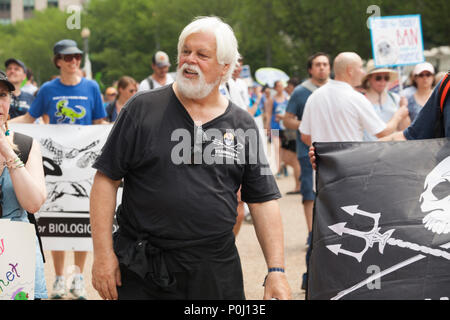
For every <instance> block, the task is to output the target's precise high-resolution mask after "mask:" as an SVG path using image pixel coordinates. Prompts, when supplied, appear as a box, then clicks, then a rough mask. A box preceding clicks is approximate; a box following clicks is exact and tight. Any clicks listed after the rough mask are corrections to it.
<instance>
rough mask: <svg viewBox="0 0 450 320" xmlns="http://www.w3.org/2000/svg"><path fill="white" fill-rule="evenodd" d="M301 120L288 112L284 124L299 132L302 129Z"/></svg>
mask: <svg viewBox="0 0 450 320" xmlns="http://www.w3.org/2000/svg"><path fill="white" fill-rule="evenodd" d="M300 123H301V122H300V120H298V119H297V116H296V115H295V114H293V113H290V112H286V114H285V115H284V119H283V124H284V126H285V127H286V128H288V129H292V130H298V127H300Z"/></svg>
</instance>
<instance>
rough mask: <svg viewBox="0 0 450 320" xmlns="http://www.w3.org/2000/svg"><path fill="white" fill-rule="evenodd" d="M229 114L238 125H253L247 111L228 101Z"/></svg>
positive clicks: (251, 117) (252, 120)
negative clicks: (229, 105)
mask: <svg viewBox="0 0 450 320" xmlns="http://www.w3.org/2000/svg"><path fill="white" fill-rule="evenodd" d="M230 104H231V107H230V113H229V116H230V117H232V118H233V120H235V121H236V122H237V123H239V124H240V125H244V126H248V125H250V124H253V122H254V119H253V116H252V115H251V114H250V113H249V112H248V111H247V110H244V109H242V108H241V107H239V106H238V105H237V104H236V103H234V102H232V101H230Z"/></svg>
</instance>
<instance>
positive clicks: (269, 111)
mask: <svg viewBox="0 0 450 320" xmlns="http://www.w3.org/2000/svg"><path fill="white" fill-rule="evenodd" d="M272 109H273V101H272V99H271V98H268V99H266V101H265V102H264V113H265V115H266V117H265V121H264V129H266V130H270V121H271V119H272Z"/></svg>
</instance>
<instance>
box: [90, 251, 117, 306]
mask: <svg viewBox="0 0 450 320" xmlns="http://www.w3.org/2000/svg"><path fill="white" fill-rule="evenodd" d="M92 285H93V287H94V289H95V290H97V292H98V293H99V295H100V296H101V297H102V299H104V300H117V299H118V297H119V295H118V293H117V286H119V287H120V286H121V285H122V281H121V276H120V269H119V260H118V259H117V256H116V255H115V254H114V253H111V254H108V255H102V256H95V253H94V264H93V265H92Z"/></svg>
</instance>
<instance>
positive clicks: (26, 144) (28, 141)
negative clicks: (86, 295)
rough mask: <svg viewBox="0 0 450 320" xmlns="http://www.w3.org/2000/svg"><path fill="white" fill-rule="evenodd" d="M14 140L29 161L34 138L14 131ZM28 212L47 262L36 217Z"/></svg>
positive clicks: (22, 157)
mask: <svg viewBox="0 0 450 320" xmlns="http://www.w3.org/2000/svg"><path fill="white" fill-rule="evenodd" d="M13 142H14V144H15V145H17V147H18V148H19V150H18V151H15V153H16V154H17V156H18V157H19V158H20V160H22V162H23V163H25V164H26V163H27V161H28V156H29V155H30V151H31V146H32V145H33V138H31V137H29V136H27V135H24V134H22V133H19V132H14V139H13ZM27 214H28V220H29V221H30V223H32V224H34V229H35V230H36V235H37V238H38V240H39V248H40V249H41V254H42V259H43V260H44V263H45V256H44V250H43V249H42V241H41V237H40V235H39V229H38V225H37V223H36V218H35V217H34V214H31V213H28V212H27Z"/></svg>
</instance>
